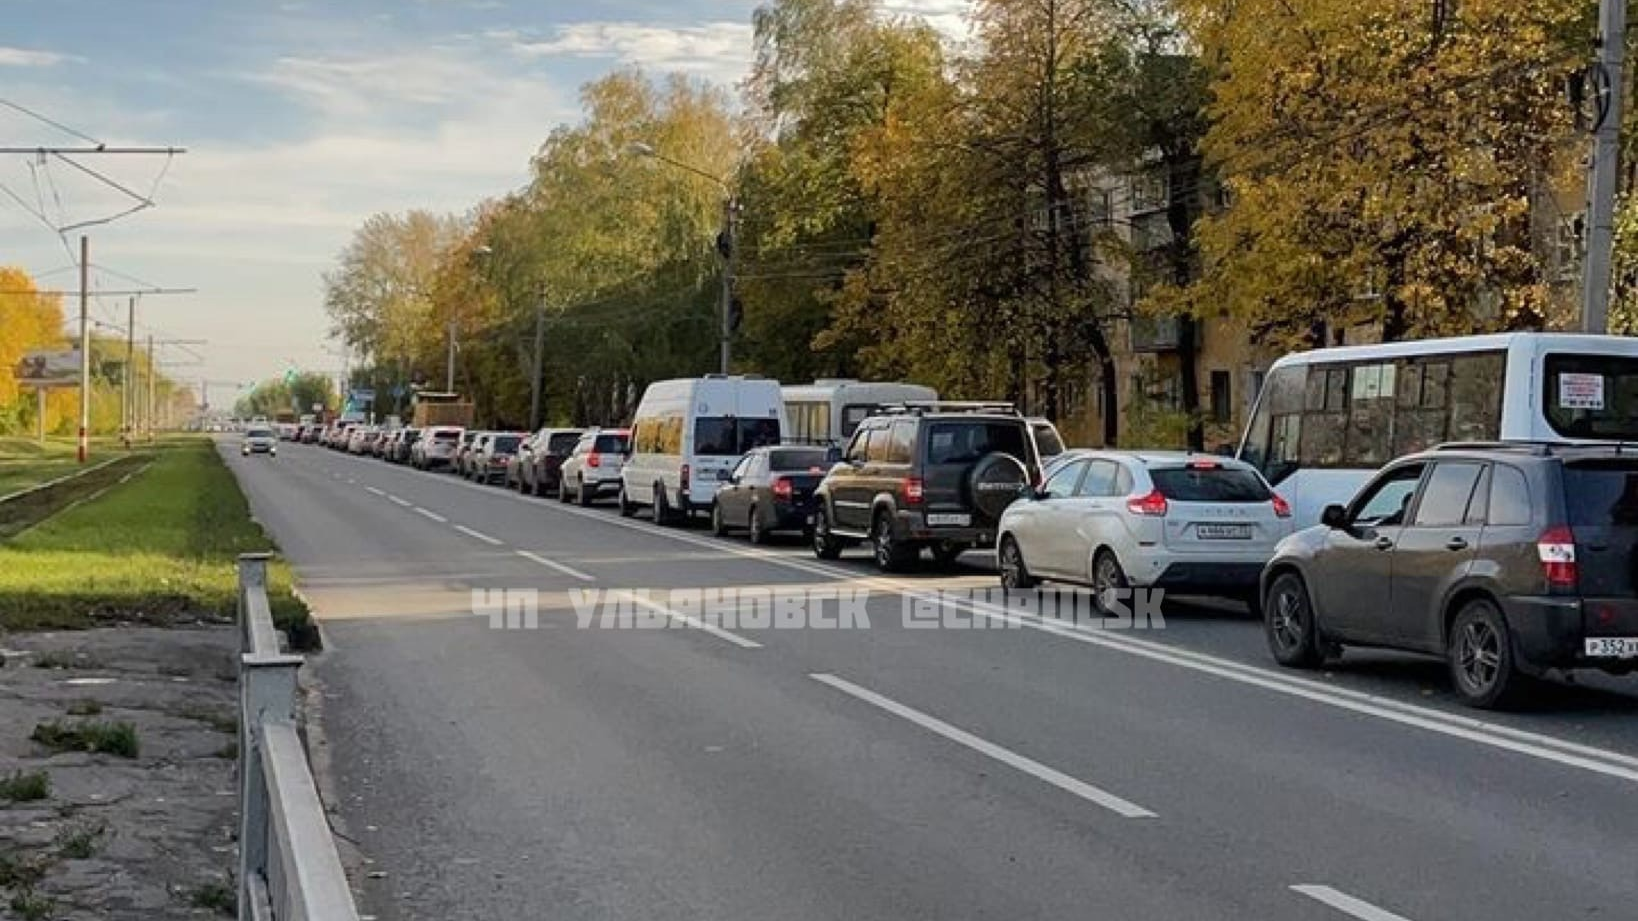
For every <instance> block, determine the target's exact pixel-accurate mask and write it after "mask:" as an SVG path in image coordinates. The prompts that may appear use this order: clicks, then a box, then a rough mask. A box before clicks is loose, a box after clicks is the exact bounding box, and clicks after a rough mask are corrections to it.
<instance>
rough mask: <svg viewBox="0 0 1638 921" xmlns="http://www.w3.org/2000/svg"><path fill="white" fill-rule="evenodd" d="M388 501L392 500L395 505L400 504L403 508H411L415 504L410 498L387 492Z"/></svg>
mask: <svg viewBox="0 0 1638 921" xmlns="http://www.w3.org/2000/svg"><path fill="white" fill-rule="evenodd" d="M387 501H388V502H391V503H392V504H393V505H397V506H400V507H402V508H410V507H412V506H413V505H415V503H414V502H411V501H410V500H408V499H400V498H398V497H397V496H395V495H393V494H392V493H387Z"/></svg>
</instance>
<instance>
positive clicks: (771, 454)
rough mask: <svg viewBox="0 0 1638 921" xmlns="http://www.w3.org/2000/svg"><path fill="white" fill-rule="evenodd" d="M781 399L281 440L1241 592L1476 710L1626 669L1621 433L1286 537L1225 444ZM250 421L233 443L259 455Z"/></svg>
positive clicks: (1100, 588)
mask: <svg viewBox="0 0 1638 921" xmlns="http://www.w3.org/2000/svg"><path fill="white" fill-rule="evenodd" d="M866 386H880V385H866ZM785 399H786V398H785V397H784V396H782V393H781V390H780V386H779V384H778V383H777V382H774V381H767V380H761V379H756V378H742V377H723V376H712V377H706V378H699V379H685V380H678V381H666V382H660V383H656V384H654V385H652V386H650V388H649V389H648V391H647V392H646V393H645V395H644V397H643V400H642V401H641V403H640V404H639V407H638V410H637V412H636V414H635V421H634V423H633V425H632V426H630V427H628V428H618V429H614V428H607V429H604V428H594V429H563V428H545V429H541V430H540V431H538V432H535V433H533V434H523V433H513V432H492V431H475V430H468V429H461V428H457V427H449V426H444V427H431V428H428V429H426V430H424V431H423V430H417V429H397V430H393V431H382V430H379V429H376V428H374V427H370V426H364V425H332V426H328V427H318V426H309V427H304V428H303V429H301V430H299V431H295V432H291V433H289V435H290V437H292V438H294V439H296V440H301V441H305V442H309V443H318V444H324V445H326V446H329V447H331V448H333V449H336V450H342V451H346V452H348V453H350V454H355V455H361V456H376V457H381V458H383V459H385V460H388V461H391V462H395V463H401V464H408V465H411V466H413V467H416V468H418V469H422V470H434V469H442V470H448V471H450V472H452V473H454V474H455V475H457V476H460V477H462V478H464V479H467V480H469V481H472V482H474V483H485V484H494V485H500V486H505V487H507V488H509V489H514V490H517V491H519V492H522V493H526V494H530V495H535V496H543V497H551V498H556V499H557V500H559V501H561V502H574V503H577V504H579V505H581V506H590V505H593V504H595V503H597V502H598V501H599V500H603V499H612V500H613V503H614V505H615V507H616V508H617V510H618V512H619V514H620V515H621V516H623V517H631V516H633V515H635V514H636V513H637V512H638V511H639V510H644V509H646V510H647V511H649V512H650V514H651V516H652V517H653V519H654V520H655V521H656V522H658V523H660V524H665V525H674V524H678V523H681V522H684V521H687V520H690V519H694V518H708V519H709V521H710V529H711V531H712V532H713V533H714V534H716V535H718V536H724V535H727V534H731V533H743V534H745V535H746V536H747V537H748V538H749V540H750V541H751V542H752V543H756V544H762V543H765V542H767V541H768V540H769V539H770V538H771V537H772V536H773V535H775V534H778V533H781V532H785V533H791V534H801V535H803V537H804V540H806V541H807V542H808V543H809V544H810V545H811V547H812V550H813V553H814V555H815V556H816V557H817V558H818V559H819V560H820V561H831V560H836V559H837V558H839V557H840V556H841V555H842V553H843V552H845V551H846V550H847V549H848V548H850V547H855V546H863V547H865V548H867V549H868V551H869V554H870V557H871V559H872V560H873V561H874V562H875V564H876V565H877V566H878V567H879V568H880V569H881V570H882V571H883V572H884V573H889V574H892V573H900V572H904V571H906V570H908V569H910V568H912V567H914V566H916V565H918V562H919V560H920V559H921V558H922V557H923V555H924V554H929V555H931V557H932V559H933V560H934V561H935V562H936V563H937V564H939V565H941V566H947V565H950V564H952V563H953V562H954V561H955V560H956V559H957V558H958V557H960V556H961V554H963V553H965V552H968V551H971V550H991V549H993V550H994V551H995V553H996V559H997V568H998V570H999V575H1000V580H1001V584H1002V585H1003V586H1005V587H1006V588H1007V589H1009V590H1019V591H1022V590H1027V589H1031V588H1034V587H1035V586H1037V585H1039V584H1040V583H1042V582H1044V581H1050V582H1062V583H1068V584H1072V585H1079V586H1085V587H1088V588H1090V589H1091V590H1092V592H1091V597H1092V598H1093V600H1094V603H1095V604H1099V605H1102V604H1104V603H1105V602H1106V601H1108V600H1110V599H1112V598H1114V597H1116V596H1114V595H1112V594H1111V593H1112V592H1119V591H1120V590H1124V589H1132V588H1159V589H1165V590H1167V591H1168V592H1169V593H1171V594H1177V595H1203V596H1215V597H1222V598H1228V599H1233V600H1238V601H1241V602H1244V603H1245V604H1246V605H1248V606H1249V607H1250V608H1251V609H1252V611H1253V612H1255V613H1257V614H1259V615H1260V616H1261V618H1262V620H1263V625H1264V632H1265V638H1266V642H1267V645H1268V647H1269V650H1270V652H1271V654H1272V656H1273V658H1274V659H1275V660H1276V661H1277V662H1278V663H1280V664H1281V665H1283V666H1287V667H1291V668H1315V667H1318V666H1320V665H1323V664H1324V663H1325V662H1327V661H1329V660H1333V659H1335V658H1336V657H1337V656H1339V655H1341V654H1342V651H1343V650H1344V648H1345V647H1347V646H1359V647H1367V648H1387V649H1397V650H1403V651H1409V652H1414V653H1424V654H1430V655H1437V656H1441V657H1443V658H1444V659H1445V661H1446V664H1447V668H1448V670H1449V673H1450V678H1451V684H1452V687H1453V688H1454V689H1455V691H1456V693H1457V695H1458V696H1459V697H1460V698H1461V699H1462V700H1463V701H1464V702H1466V703H1468V704H1471V705H1473V706H1478V707H1504V706H1507V705H1509V704H1512V703H1515V702H1517V701H1518V700H1519V698H1520V694H1521V693H1522V692H1523V689H1525V688H1527V687H1528V681H1529V679H1531V678H1533V677H1539V676H1541V675H1543V674H1545V673H1547V672H1549V671H1552V670H1559V671H1569V670H1573V669H1581V668H1588V667H1593V668H1599V669H1602V670H1604V671H1606V672H1610V673H1613V674H1628V673H1630V671H1631V670H1632V668H1633V666H1634V664H1635V662H1638V597H1635V596H1638V584H1635V578H1634V573H1633V571H1632V567H1631V566H1630V565H1629V561H1630V559H1631V558H1632V556H1633V553H1634V551H1635V550H1638V456H1635V454H1634V451H1633V449H1632V448H1629V447H1623V446H1621V445H1614V444H1578V445H1570V444H1563V443H1546V442H1525V441H1494V442H1482V443H1465V444H1449V445H1445V446H1441V447H1440V448H1437V449H1434V450H1432V451H1425V452H1421V453H1417V454H1413V455H1410V456H1408V457H1405V458H1402V459H1400V460H1398V461H1395V462H1393V463H1391V464H1389V465H1388V466H1387V467H1385V468H1383V469H1382V470H1381V471H1380V473H1378V474H1377V476H1376V477H1375V478H1374V479H1372V480H1370V481H1369V482H1368V483H1367V484H1366V485H1365V486H1364V487H1363V488H1362V489H1361V490H1360V491H1359V493H1358V494H1357V496H1356V497H1355V498H1354V499H1353V500H1352V501H1351V502H1350V503H1348V504H1346V505H1332V506H1329V507H1327V508H1326V509H1325V510H1324V513H1323V516H1322V521H1321V523H1320V524H1318V525H1316V526H1312V527H1307V528H1300V527H1298V524H1297V520H1296V518H1295V517H1294V516H1293V513H1292V508H1291V506H1290V504H1288V503H1287V502H1286V501H1285V499H1284V498H1282V497H1281V496H1280V495H1279V494H1278V493H1277V492H1276V491H1275V490H1274V488H1273V487H1271V486H1270V485H1269V483H1268V481H1267V480H1266V479H1265V478H1264V477H1263V475H1262V474H1261V473H1260V472H1259V470H1258V469H1257V468H1256V467H1254V466H1252V465H1251V464H1248V463H1245V462H1242V461H1240V460H1236V459H1233V458H1227V457H1220V456H1216V455H1206V454H1194V453H1184V452H1171V451H1115V450H1081V449H1075V450H1063V449H1062V445H1061V442H1060V441H1059V439H1058V438H1057V435H1056V432H1055V431H1054V430H1051V429H1050V425H1049V424H1048V425H1047V427H1046V428H1045V429H1043V428H1042V423H1041V422H1040V421H1039V420H1030V419H1027V418H1025V417H1024V416H1022V415H1020V414H1019V413H1018V412H1016V411H1015V410H1014V409H1013V408H1012V407H1011V406H1010V405H1006V404H996V403H950V402H938V401H936V400H927V401H907V402H902V403H897V404H894V403H884V404H876V405H873V406H871V407H869V411H868V412H861V413H858V414H857V416H856V418H855V419H854V420H852V428H851V430H850V431H846V432H845V433H843V432H836V431H830V432H818V433H810V434H818V435H819V436H821V437H818V438H814V439H811V441H812V443H808V440H803V442H802V443H793V442H792V440H791V439H789V438H788V436H787V435H786V425H787V423H786V418H787V413H789V414H790V415H791V416H795V414H796V411H795V409H794V408H793V407H792V406H791V405H788V404H787V403H786V402H785ZM841 415H843V414H842V413H837V414H836V416H837V417H838V418H839V417H840V416H841ZM256 434H257V433H251V434H249V435H247V437H246V439H245V443H244V450H245V451H246V452H251V451H253V450H261V448H260V447H259V445H261V444H262V443H263V442H264V441H265V439H262V438H256V437H253V436H254V435H256ZM267 450H268V451H269V452H270V453H271V452H272V451H273V450H275V448H274V447H271V446H270V447H268V448H267ZM1390 551H1391V552H1390ZM1390 561H1391V565H1390Z"/></svg>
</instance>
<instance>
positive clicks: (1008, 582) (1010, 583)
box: [995, 534, 1041, 592]
mask: <svg viewBox="0 0 1638 921" xmlns="http://www.w3.org/2000/svg"><path fill="white" fill-rule="evenodd" d="M995 558H996V560H997V562H998V564H999V566H1000V570H1001V587H1002V588H1004V589H1006V590H1007V591H1009V592H1010V591H1028V590H1029V589H1032V588H1034V587H1036V586H1037V585H1040V584H1041V580H1040V579H1037V578H1035V577H1034V576H1032V575H1030V572H1029V567H1028V566H1027V565H1025V564H1024V551H1023V550H1022V549H1021V548H1020V547H1019V546H1018V541H1016V540H1013V537H1012V535H1011V534H1008V535H1007V536H1006V537H1003V538H1001V546H1000V547H998V548H996V551H995Z"/></svg>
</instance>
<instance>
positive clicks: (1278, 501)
mask: <svg viewBox="0 0 1638 921" xmlns="http://www.w3.org/2000/svg"><path fill="white" fill-rule="evenodd" d="M1274 517H1275V518H1290V517H1291V503H1289V502H1287V501H1285V497H1284V496H1282V495H1280V494H1279V493H1275V494H1274Z"/></svg>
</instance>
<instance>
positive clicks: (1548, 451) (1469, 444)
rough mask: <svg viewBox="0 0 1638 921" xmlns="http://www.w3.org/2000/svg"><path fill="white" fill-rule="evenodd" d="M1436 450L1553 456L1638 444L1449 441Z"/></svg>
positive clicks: (1622, 448) (1633, 447)
mask: <svg viewBox="0 0 1638 921" xmlns="http://www.w3.org/2000/svg"><path fill="white" fill-rule="evenodd" d="M1432 450H1434V451H1528V452H1529V453H1531V454H1534V455H1536V456H1537V457H1551V456H1552V454H1553V452H1554V451H1596V450H1605V451H1608V450H1614V451H1615V453H1616V454H1621V453H1623V452H1626V451H1634V452H1638V444H1633V443H1632V442H1630V441H1532V440H1528V439H1517V440H1513V441H1447V442H1445V443H1444V444H1439V445H1435V446H1434V447H1433V449H1432Z"/></svg>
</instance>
